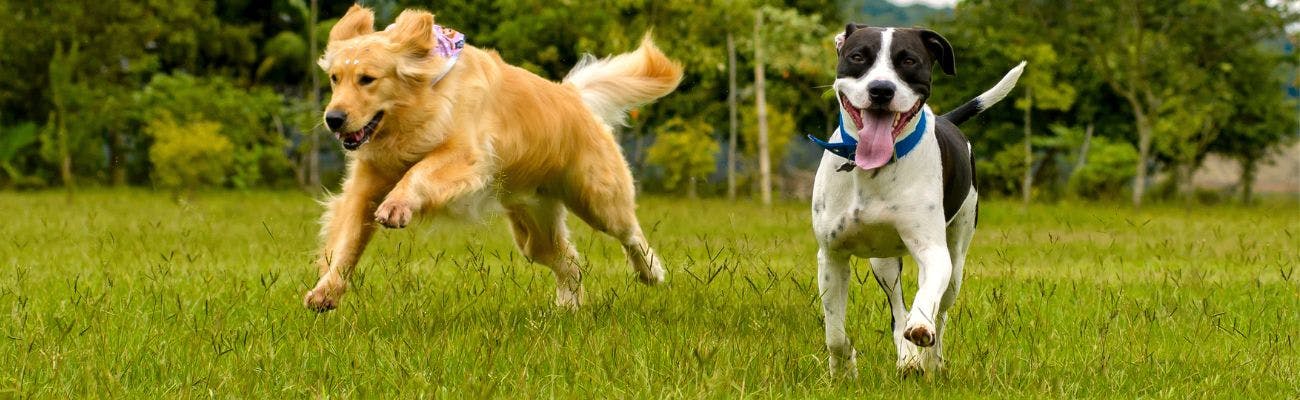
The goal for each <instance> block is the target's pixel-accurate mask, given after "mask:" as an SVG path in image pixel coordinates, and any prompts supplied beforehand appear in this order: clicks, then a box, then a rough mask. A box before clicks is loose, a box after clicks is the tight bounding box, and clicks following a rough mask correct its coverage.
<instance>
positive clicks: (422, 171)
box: [304, 5, 682, 311]
mask: <svg viewBox="0 0 1300 400" xmlns="http://www.w3.org/2000/svg"><path fill="white" fill-rule="evenodd" d="M435 29H443V28H441V27H439V26H437V25H434V17H433V14H430V13H428V12H425V11H417V10H406V11H404V12H402V14H401V15H400V16H399V17H398V18H397V21H396V23H394V24H393V25H392V26H389V28H388V29H385V30H384V31H379V32H376V31H375V30H374V14H373V13H372V12H371V11H370V10H369V9H366V8H364V7H360V6H356V5H354V6H352V8H351V9H349V10H348V12H347V15H345V16H344V17H343V18H342V19H341V20H339V22H338V24H337V25H335V26H334V28H333V30H331V31H330V36H329V45H328V46H327V47H326V50H325V53H324V55H323V56H322V57H321V58H320V62H319V64H320V66H321V68H323V69H324V70H325V71H326V72H327V73H328V74H329V76H330V81H331V87H332V88H333V91H334V94H333V97H332V98H331V99H330V102H329V105H328V106H327V107H326V109H325V110H326V112H325V114H326V118H325V119H326V124H327V125H329V126H330V128H331V130H332V131H334V132H335V134H336V135H337V136H338V137H339V138H340V140H342V142H343V145H344V147H345V148H346V149H348V150H349V151H348V152H347V176H346V178H345V180H344V182H343V191H342V193H341V194H339V195H337V196H335V197H334V198H332V199H330V200H329V201H328V203H327V207H328V210H327V211H326V212H325V215H324V216H323V217H322V225H323V226H322V233H321V236H322V245H321V252H320V259H319V261H318V266H319V267H320V280H319V281H318V282H317V283H316V286H315V287H314V288H313V289H311V291H309V292H307V295H306V296H305V298H304V303H305V304H306V306H307V307H308V308H310V309H312V310H317V311H327V310H330V309H333V308H334V307H336V306H337V305H338V302H339V298H340V297H341V296H342V294H343V292H344V291H345V290H346V288H347V286H348V283H347V282H348V279H349V276H350V275H351V272H352V270H353V267H354V266H355V265H356V263H357V260H358V259H359V258H360V256H361V253H362V251H363V250H364V249H365V247H366V244H367V243H368V242H369V240H370V236H371V234H372V233H373V232H374V230H375V227H376V226H377V225H383V226H385V227H388V228H402V227H405V226H406V225H407V224H408V223H409V222H410V221H411V219H412V217H413V216H416V215H419V214H423V213H428V212H431V211H438V210H441V209H445V208H446V207H447V206H448V205H449V203H451V202H453V201H456V200H466V199H470V198H474V197H475V196H474V195H476V194H489V195H491V197H492V198H495V199H496V201H498V202H499V203H500V204H501V205H502V206H503V208H504V209H505V214H506V215H507V216H508V218H509V220H510V225H511V227H512V228H513V229H512V230H513V233H514V239H515V244H516V245H518V247H519V250H520V251H521V252H523V254H524V255H526V256H527V257H529V258H530V259H531V260H533V261H535V262H538V263H541V264H544V265H546V266H548V267H550V268H551V269H552V270H553V271H554V272H555V279H556V282H557V288H556V304H558V305H560V306H564V307H576V306H578V305H579V304H581V303H582V298H583V287H582V281H581V276H580V275H581V271H579V268H578V265H579V264H578V254H577V251H576V250H575V249H574V247H573V245H572V244H571V243H570V242H569V239H568V231H567V229H566V228H565V211H566V209H567V210H570V211H573V213H574V214H577V215H578V217H580V218H582V220H583V221H585V222H586V223H587V224H589V225H591V226H592V227H593V228H595V229H597V230H599V231H601V232H604V233H606V234H608V235H610V236H612V237H614V238H615V239H618V240H619V242H620V243H622V245H623V249H624V251H625V252H626V253H627V257H628V260H629V262H630V263H631V264H632V266H633V268H635V270H636V272H637V273H638V275H639V279H640V281H642V282H644V283H646V284H655V283H658V282H662V281H663V279H664V269H663V265H662V262H661V261H660V259H659V257H658V256H657V255H655V252H654V251H653V250H651V248H650V245H649V244H648V243H647V242H646V239H645V235H644V234H643V232H642V230H641V227H640V224H639V222H637V217H636V213H635V211H636V204H635V190H634V187H633V182H632V174H631V172H630V171H629V170H628V167H627V163H626V161H624V159H623V155H622V153H621V152H620V149H619V146H618V143H617V142H616V141H615V139H614V136H613V135H612V133H611V131H610V130H611V126H612V125H614V124H617V123H620V121H621V118H622V117H623V114H624V113H625V112H626V110H627V109H628V108H630V107H633V106H635V105H638V104H643V103H646V102H650V101H653V100H655V99H658V98H660V97H663V96H665V95H667V94H669V93H671V92H672V91H673V90H674V89H676V87H677V85H678V83H679V82H680V81H681V79H682V67H681V66H680V65H679V64H677V63H675V62H673V61H672V60H670V59H668V58H667V57H666V56H665V55H664V54H663V52H661V51H660V50H659V49H658V48H656V47H655V45H654V43H653V42H652V41H651V39H650V36H649V35H646V37H645V39H644V40H643V41H642V43H641V46H640V48H639V49H637V50H636V51H634V52H631V53H627V54H622V55H619V56H616V57H611V58H606V59H603V60H596V59H594V58H588V59H584V60H583V61H582V62H580V63H579V64H578V65H577V66H576V67H575V68H574V69H573V71H571V72H570V73H569V75H568V77H566V78H565V80H564V81H563V82H560V83H555V82H551V81H548V80H546V79H543V78H541V77H539V76H537V75H534V74H532V73H530V72H528V71H526V70H524V69H522V68H518V67H515V66H511V65H509V64H507V63H506V62H505V61H503V60H502V59H501V57H500V56H499V55H497V54H496V53H495V52H492V51H487V50H481V49H478V48H475V47H473V46H464V47H463V49H462V50H460V53H459V54H457V56H456V57H448V56H446V55H445V54H442V53H439V52H436V51H434V50H435V46H439V45H440V43H439V39H445V38H444V37H442V36H439V35H438V34H435V31H434V30H435Z"/></svg>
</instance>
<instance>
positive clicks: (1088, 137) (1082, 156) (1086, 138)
mask: <svg viewBox="0 0 1300 400" xmlns="http://www.w3.org/2000/svg"><path fill="white" fill-rule="evenodd" d="M1092 129H1093V123H1092V122H1089V123H1088V127H1087V128H1086V129H1084V131H1083V144H1082V145H1080V146H1079V159H1078V160H1075V161H1074V169H1073V170H1071V171H1070V175H1074V174H1076V173H1078V172H1079V171H1080V170H1082V169H1083V167H1085V166H1087V165H1088V148H1089V147H1091V146H1092Z"/></svg>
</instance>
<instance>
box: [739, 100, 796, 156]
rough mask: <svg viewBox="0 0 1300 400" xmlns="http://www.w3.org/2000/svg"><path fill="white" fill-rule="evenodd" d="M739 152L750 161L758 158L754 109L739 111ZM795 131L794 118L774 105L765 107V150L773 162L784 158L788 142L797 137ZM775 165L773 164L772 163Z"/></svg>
mask: <svg viewBox="0 0 1300 400" xmlns="http://www.w3.org/2000/svg"><path fill="white" fill-rule="evenodd" d="M739 136H740V140H741V143H742V144H743V146H741V149H740V150H741V152H742V154H744V156H745V157H748V158H749V159H751V160H755V159H757V158H758V111H757V110H755V109H754V107H744V108H742V109H741V110H740V132H739ZM799 136H800V135H799V132H798V131H797V130H796V129H795V123H794V116H792V115H790V113H789V112H786V111H784V109H779V108H777V106H776V105H775V104H771V103H769V104H768V105H767V148H768V152H769V153H768V154H770V155H771V157H772V159H773V160H781V159H784V158H785V155H786V153H787V152H788V151H789V149H790V140H791V139H793V138H795V137H799ZM774 164H775V163H774Z"/></svg>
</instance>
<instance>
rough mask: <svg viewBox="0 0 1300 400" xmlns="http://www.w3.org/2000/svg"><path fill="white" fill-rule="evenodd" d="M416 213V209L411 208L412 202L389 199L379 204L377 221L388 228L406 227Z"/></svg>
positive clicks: (376, 212)
mask: <svg viewBox="0 0 1300 400" xmlns="http://www.w3.org/2000/svg"><path fill="white" fill-rule="evenodd" d="M413 215H415V210H414V209H412V208H411V205H410V203H407V202H406V201H403V200H395V199H388V200H384V203H383V204H380V205H379V209H377V210H375V222H378V223H379V224H380V225H383V226H384V227H386V228H393V229H400V228H405V227H406V225H407V224H409V223H411V217H412V216H413Z"/></svg>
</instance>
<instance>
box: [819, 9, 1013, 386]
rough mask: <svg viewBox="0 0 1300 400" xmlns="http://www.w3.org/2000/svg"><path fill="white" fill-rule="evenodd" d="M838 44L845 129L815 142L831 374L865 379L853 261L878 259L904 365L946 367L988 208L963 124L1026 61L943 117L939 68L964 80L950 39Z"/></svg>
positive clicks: (859, 34) (850, 37)
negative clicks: (957, 308)
mask: <svg viewBox="0 0 1300 400" xmlns="http://www.w3.org/2000/svg"><path fill="white" fill-rule="evenodd" d="M835 45H836V48H837V50H838V53H839V66H838V67H837V71H836V79H835V84H834V88H835V91H836V94H837V95H838V97H839V101H840V127H839V129H837V130H836V132H835V133H834V134H832V136H831V138H830V140H829V141H828V142H822V141H820V140H816V138H813V140H814V141H815V142H817V143H818V144H819V145H821V146H822V147H825V148H826V149H827V150H828V151H827V152H826V153H825V154H823V155H822V160H821V166H820V167H819V168H818V170H817V178H816V179H817V180H816V182H815V183H814V184H813V231H814V233H815V234H816V235H817V242H818V244H819V247H820V250H819V251H818V253H817V263H818V268H817V276H818V283H819V287H820V290H821V296H822V312H823V313H824V314H825V324H826V347H827V349H828V350H829V351H830V368H831V371H832V373H837V374H844V375H850V376H852V375H855V374H856V373H857V372H856V371H857V367H856V364H855V354H856V351H855V350H854V349H853V345H852V342H851V341H850V340H849V338H848V336H847V335H846V334H845V330H844V317H845V315H844V313H845V306H846V304H845V302H846V301H847V297H848V293H847V292H848V283H849V273H850V271H849V258H850V257H852V256H857V257H861V258H869V259H870V262H871V269H872V270H873V271H875V277H876V282H877V283H878V284H880V288H881V289H883V290H884V291H885V294H886V296H888V298H889V305H890V308H891V311H892V313H893V315H892V318H891V325H892V327H893V337H894V344H895V345H896V346H897V347H898V363H897V365H898V368H899V369H901V370H904V371H916V370H919V371H932V370H938V369H941V368H943V356H942V348H943V329H944V321H945V319H946V314H945V313H946V311H947V310H948V308H949V307H951V306H952V304H953V300H954V299H955V298H956V297H957V291H958V289H960V288H961V278H962V264H963V263H964V262H965V258H966V250H967V248H969V246H970V241H971V236H972V234H973V233H974V232H975V223H976V220H977V217H976V214H977V211H978V197H979V196H978V194H976V192H975V171H974V162H973V158H972V156H971V150H970V144H969V143H968V142H967V141H966V137H965V136H963V135H962V133H961V131H959V130H958V129H957V125H958V124H960V123H962V122H965V121H966V120H968V119H970V118H971V117H973V116H975V115H976V114H978V113H980V112H981V111H983V110H984V109H986V108H988V107H989V106H992V105H993V104H995V103H997V102H998V101H999V100H1002V98H1003V97H1006V95H1007V92H1009V91H1011V89H1012V88H1013V87H1015V84H1016V80H1018V79H1019V78H1020V73H1021V72H1022V71H1023V70H1024V66H1025V63H1024V62H1021V63H1020V65H1018V66H1016V67H1015V68H1014V69H1012V70H1011V72H1009V73H1007V75H1006V76H1005V77H1003V78H1002V81H1001V82H998V84H997V86H994V87H993V88H992V89H990V90H989V91H987V92H985V93H984V94H981V95H980V96H979V97H977V98H975V99H974V100H971V101H970V102H968V103H966V104H964V105H962V106H961V107H958V108H957V109H955V110H953V111H952V112H950V113H948V114H944V115H942V116H939V115H935V114H934V112H933V111H931V110H930V107H929V106H927V105H926V104H925V102H926V99H927V98H928V97H929V95H930V72H931V71H930V70H931V68H932V67H933V65H934V64H935V63H938V64H939V67H940V68H941V69H942V70H943V72H944V73H947V74H948V75H953V74H954V72H955V71H954V67H955V66H954V60H953V50H952V46H951V45H950V44H949V43H948V40H947V39H944V38H943V36H940V35H939V34H937V33H935V32H933V31H929V30H923V29H900V28H872V27H866V26H862V25H857V24H849V25H848V26H847V27H846V28H845V31H844V33H843V34H841V35H839V36H836V38H835ZM905 253H911V254H912V257H914V258H915V259H916V261H917V264H918V265H919V272H920V273H919V275H920V276H919V277H918V278H919V281H920V285H919V288H918V290H917V293H916V297H915V298H914V299H913V302H912V309H911V311H910V312H908V310H907V308H906V305H905V304H904V300H903V288H902V285H901V280H900V276H901V274H902V266H903V264H902V258H900V257H901V256H902V255H904V254H905Z"/></svg>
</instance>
